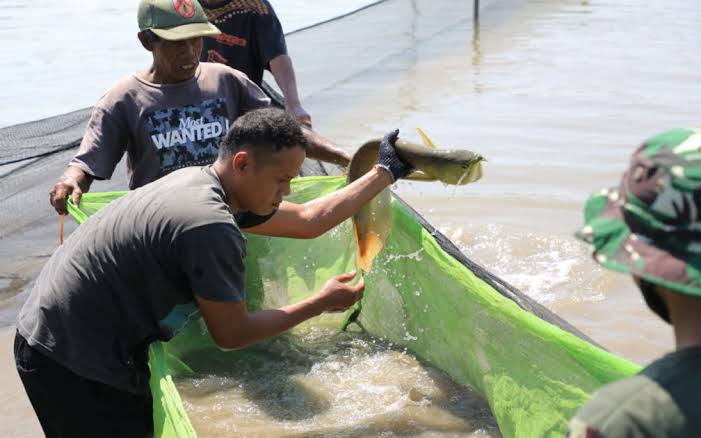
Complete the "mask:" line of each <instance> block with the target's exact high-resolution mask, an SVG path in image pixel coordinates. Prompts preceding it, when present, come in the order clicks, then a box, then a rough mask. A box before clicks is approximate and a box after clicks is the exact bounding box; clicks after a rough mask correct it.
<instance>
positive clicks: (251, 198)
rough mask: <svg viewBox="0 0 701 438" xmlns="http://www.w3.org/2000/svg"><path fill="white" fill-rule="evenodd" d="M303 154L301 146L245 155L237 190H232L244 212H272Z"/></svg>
mask: <svg viewBox="0 0 701 438" xmlns="http://www.w3.org/2000/svg"><path fill="white" fill-rule="evenodd" d="M305 156H306V154H305V152H304V148H302V147H301V146H294V147H287V148H282V149H281V150H280V151H279V152H275V153H273V154H269V155H262V154H261V156H255V155H254V154H249V159H248V165H247V166H246V167H245V168H244V169H243V170H241V173H240V174H241V176H242V180H241V181H242V184H241V186H240V189H241V192H240V193H236V197H237V199H239V202H240V204H241V205H240V207H241V208H242V209H243V210H244V211H250V212H252V213H254V214H257V215H260V216H265V215H268V214H270V213H272V212H273V211H274V210H276V209H277V208H278V206H279V205H280V203H281V202H282V198H283V197H285V196H287V195H289V194H290V181H291V180H292V178H294V177H296V176H297V175H299V170H300V169H301V168H302V162H304V157H305Z"/></svg>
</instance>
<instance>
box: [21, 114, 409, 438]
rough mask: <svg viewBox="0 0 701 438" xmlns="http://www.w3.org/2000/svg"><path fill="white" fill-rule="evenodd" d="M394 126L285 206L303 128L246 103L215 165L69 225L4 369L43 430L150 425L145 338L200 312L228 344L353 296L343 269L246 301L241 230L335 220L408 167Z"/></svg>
mask: <svg viewBox="0 0 701 438" xmlns="http://www.w3.org/2000/svg"><path fill="white" fill-rule="evenodd" d="M397 134H398V131H394V132H392V133H391V134H388V135H387V136H386V137H385V139H384V140H383V142H382V144H381V145H380V153H379V156H378V160H377V163H376V165H375V167H374V168H373V169H371V170H370V171H369V172H368V173H366V174H365V175H363V176H362V177H361V178H359V179H357V180H355V181H353V182H352V183H351V184H349V185H347V186H345V187H343V188H341V189H339V190H337V191H335V192H333V193H330V194H328V195H326V196H323V197H320V198H317V199H314V200H312V201H309V202H306V203H304V204H293V203H290V202H286V201H283V198H284V197H285V196H286V195H288V194H289V193H290V190H291V188H290V182H291V180H292V178H294V177H295V176H296V175H297V174H298V173H299V170H300V167H301V166H302V162H303V161H304V159H305V149H306V146H307V140H306V138H305V136H304V135H303V133H302V129H301V126H300V125H299V123H298V122H297V121H296V120H295V119H294V117H292V115H291V114H289V113H287V112H285V111H282V110H280V109H274V108H266V109H258V110H254V111H250V112H248V113H246V114H244V115H243V116H241V117H239V118H238V119H237V120H236V121H235V122H234V124H233V125H232V128H231V129H230V131H229V132H228V133H227V135H226V136H225V138H224V140H223V141H222V144H221V146H220V148H219V155H218V158H217V160H216V161H215V162H214V164H212V165H209V166H203V167H199V166H190V167H187V168H184V169H180V170H177V171H175V172H172V173H170V174H169V175H166V176H165V177H163V178H160V179H159V180H157V181H154V182H153V183H151V184H147V185H145V186H143V187H140V188H138V189H136V190H132V191H130V192H129V193H127V194H126V195H124V196H123V197H121V198H120V199H118V200H116V201H114V202H113V203H111V204H110V205H108V206H106V207H105V208H103V209H102V210H100V211H99V212H97V213H96V214H95V215H93V216H92V217H90V218H89V219H88V220H86V221H85V222H84V223H83V224H81V226H80V228H79V231H78V232H76V233H74V234H73V235H71V236H70V238H69V239H68V240H67V241H66V242H65V244H64V245H62V246H60V247H59V248H58V249H57V250H56V251H55V252H54V254H53V255H52V256H51V258H50V259H49V260H48V261H47V263H46V265H45V266H44V268H43V269H42V271H41V273H40V274H39V277H38V278H37V280H36V283H35V284H34V286H33V288H32V291H31V293H30V296H29V298H28V299H27V301H26V302H25V304H24V306H23V307H22V309H21V310H20V313H19V316H18V319H17V334H16V337H15V362H16V367H17V371H18V373H19V375H20V378H21V379H22V383H23V384H24V387H25V390H26V392H27V395H28V396H29V399H30V401H31V403H32V406H33V407H34V410H35V412H36V414H37V416H38V418H39V421H40V423H41V426H42V428H43V429H44V432H45V433H46V435H47V436H48V437H59V436H60V437H63V436H76V437H85V436H96V437H146V436H151V435H152V434H153V405H152V396H151V392H150V386H149V375H150V374H149V366H148V349H149V345H150V343H151V342H153V341H156V340H160V341H167V340H169V339H171V338H172V337H173V336H174V335H175V334H176V333H177V332H178V331H179V330H181V329H182V328H184V327H185V326H186V325H187V324H188V323H189V322H190V321H195V320H198V319H199V317H200V316H202V318H203V320H204V322H205V324H206V326H207V330H208V332H209V334H210V336H211V337H212V339H213V340H214V342H215V343H216V344H217V345H218V346H219V347H220V348H221V349H224V350H230V349H239V348H243V347H245V346H247V345H250V344H251V343H254V342H257V341H260V340H263V339H268V338H270V337H273V336H276V335H278V334H280V333H282V332H283V331H285V330H287V329H289V328H291V327H293V326H295V325H297V324H299V323H301V322H303V321H305V320H307V319H310V318H313V317H315V316H317V315H319V314H321V313H323V312H338V311H344V310H347V309H348V308H349V307H350V306H352V305H353V304H354V303H355V302H357V301H358V300H359V299H360V298H361V296H362V293H363V289H364V287H365V284H364V282H363V280H362V279H361V280H360V281H359V282H358V283H357V284H355V285H351V284H350V282H351V281H352V280H353V278H354V277H355V273H354V272H349V273H343V274H340V275H337V276H335V277H333V278H331V279H329V280H328V281H327V282H326V284H325V285H324V286H323V288H322V289H321V290H320V291H319V292H317V293H316V294H314V295H312V296H310V297H309V298H307V299H305V300H302V301H300V302H297V303H292V304H289V305H287V306H284V307H281V308H278V309H265V310H260V311H257V312H250V313H249V312H248V311H247V310H246V302H245V299H246V296H245V291H246V286H245V278H246V274H245V263H244V258H245V257H246V238H245V237H244V235H243V234H242V232H241V229H242V228H245V229H246V231H248V232H250V233H256V234H262V235H266V236H278V237H289V238H298V239H311V238H314V237H317V236H319V235H321V234H323V233H325V232H326V231H328V230H330V229H331V228H333V227H335V226H336V225H338V224H339V223H341V222H342V221H344V220H346V219H347V218H349V217H350V216H352V215H353V214H354V213H355V212H357V211H358V210H359V209H360V208H361V207H362V206H363V205H364V204H365V203H367V202H368V201H370V200H371V199H372V198H373V197H375V196H376V195H377V194H378V193H380V192H381V191H382V190H384V189H385V188H386V187H388V186H389V185H390V184H392V183H393V182H394V181H395V180H396V179H398V178H402V177H403V176H405V175H406V174H407V173H408V172H409V171H410V170H411V168H410V167H409V166H408V165H406V164H405V163H403V162H402V161H401V159H400V158H399V157H398V156H397V154H396V152H395V150H394V144H395V142H396V139H397ZM280 269H283V270H284V269H286V268H285V266H280Z"/></svg>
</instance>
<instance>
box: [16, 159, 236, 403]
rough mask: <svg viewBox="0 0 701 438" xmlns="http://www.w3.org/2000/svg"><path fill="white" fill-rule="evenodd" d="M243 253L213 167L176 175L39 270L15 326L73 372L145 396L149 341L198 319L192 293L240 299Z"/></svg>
mask: <svg viewBox="0 0 701 438" xmlns="http://www.w3.org/2000/svg"><path fill="white" fill-rule="evenodd" d="M244 254H245V240H244V237H243V235H242V234H241V232H240V231H239V229H238V227H237V225H236V223H235V222H234V219H233V216H232V215H231V213H230V212H229V209H228V206H227V204H226V201H225V194H224V191H223V189H222V187H221V184H220V182H219V180H218V178H217V176H216V175H215V174H214V173H213V172H212V170H211V169H210V168H207V167H204V168H200V167H191V168H188V169H183V170H180V171H178V172H174V173H172V174H170V175H168V176H166V177H164V178H162V179H160V180H158V181H156V182H154V183H153V184H149V185H147V186H144V187H142V188H140V189H137V190H134V191H132V192H130V193H128V194H127V195H125V196H124V197H123V198H121V199H119V200H117V201H115V202H114V203H113V204H111V205H109V206H107V207H105V208H104V209H103V210H101V211H100V212H98V213H97V214H95V215H94V216H93V217H91V218H90V219H88V220H87V221H86V222H85V223H84V224H82V225H81V226H80V227H79V228H78V229H77V231H76V232H75V233H74V234H73V235H72V236H71V237H70V238H69V239H68V240H67V241H66V243H65V244H64V245H63V246H62V247H60V248H59V249H58V250H57V251H56V252H55V253H54V255H53V256H52V257H51V259H50V260H49V261H48V262H47V264H46V266H45V268H44V269H43V270H42V273H41V274H40V276H39V278H38V279H37V282H36V285H35V286H34V288H33V290H32V293H31V296H30V298H29V299H28V301H27V304H25V306H24V307H23V308H22V311H21V313H20V316H19V319H18V330H19V332H20V334H22V336H24V337H25V338H26V339H27V340H28V342H29V344H30V345H31V346H32V347H34V348H36V349H38V350H40V351H41V352H42V353H44V354H45V355H46V356H49V357H50V358H52V359H54V360H55V361H56V362H58V363H60V364H62V365H63V366H65V367H66V368H68V369H70V370H72V371H74V372H75V373H76V374H79V375H81V376H83V377H86V378H89V379H92V380H96V381H99V382H102V383H105V384H109V385H113V386H115V387H118V388H120V389H123V390H125V391H129V392H144V391H146V390H147V377H148V373H147V370H146V369H145V367H146V358H145V357H144V356H145V353H146V351H147V347H148V344H149V343H150V342H152V341H154V340H159V339H160V340H167V339H169V338H170V337H172V336H173V334H174V333H175V332H177V330H178V329H180V328H182V326H184V324H186V323H187V322H188V320H191V319H194V318H196V317H197V316H198V313H197V308H196V306H195V304H194V296H193V291H197V292H198V293H200V294H202V293H209V292H210V291H215V292H216V296H210V295H207V296H205V297H206V298H209V299H213V300H223V301H227V300H233V301H242V300H243V290H244V289H243V283H244V267H243V256H244Z"/></svg>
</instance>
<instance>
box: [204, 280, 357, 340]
mask: <svg viewBox="0 0 701 438" xmlns="http://www.w3.org/2000/svg"><path fill="white" fill-rule="evenodd" d="M355 275H356V273H355V272H348V273H345V274H342V275H337V276H336V277H334V278H331V279H329V280H328V281H327V282H326V284H325V285H324V287H323V288H322V289H321V290H320V291H319V292H317V293H316V294H314V295H313V296H311V297H309V298H307V299H306V300H304V301H301V302H299V303H296V304H290V305H289V306H285V307H281V308H279V309H271V310H261V311H259V312H255V313H248V312H247V311H246V306H245V304H244V302H243V301H211V300H208V299H205V298H203V297H201V296H199V295H197V294H195V299H196V300H197V304H198V306H199V308H200V312H201V313H202V317H203V318H204V321H205V323H206V324H207V329H208V330H209V334H210V335H211V336H212V338H213V339H214V342H215V343H216V344H217V346H219V348H221V349H224V350H235V349H238V348H243V347H245V346H247V345H250V344H252V343H254V342H257V341H262V340H263V339H268V338H272V337H273V336H277V335H279V334H280V333H282V332H284V331H286V330H289V329H290V328H292V327H294V326H296V325H297V324H299V323H301V322H304V321H306V320H308V319H310V318H313V317H315V316H317V315H319V314H321V313H322V312H325V311H330V312H340V311H344V310H348V308H350V306H352V305H353V304H355V303H356V302H357V301H358V300H359V299H360V298H362V296H363V291H364V290H365V282H364V281H363V280H362V279H361V280H360V282H359V283H358V284H356V285H354V286H351V285H349V284H348V283H349V282H350V281H351V280H353V278H355Z"/></svg>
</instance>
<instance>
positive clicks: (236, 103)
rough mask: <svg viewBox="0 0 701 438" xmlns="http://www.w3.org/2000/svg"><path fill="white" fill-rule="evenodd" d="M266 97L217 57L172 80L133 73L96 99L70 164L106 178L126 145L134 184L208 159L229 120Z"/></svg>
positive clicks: (214, 155)
mask: <svg viewBox="0 0 701 438" xmlns="http://www.w3.org/2000/svg"><path fill="white" fill-rule="evenodd" d="M269 105H270V99H268V97H266V96H265V94H264V93H263V91H261V89H260V88H258V86H256V85H255V84H254V83H253V82H251V81H250V80H249V79H248V78H246V77H245V75H243V74H241V72H238V71H236V70H234V69H232V68H230V67H227V66H225V65H221V64H214V63H201V64H200V65H199V67H198V68H197V72H196V74H195V77H193V78H192V79H190V80H188V81H184V82H180V83H176V84H153V83H150V82H146V81H144V80H143V79H141V78H139V77H138V76H137V75H136V74H132V75H130V76H128V77H126V78H124V79H122V80H121V81H119V82H117V84H115V85H114V86H113V87H112V88H111V89H110V90H109V91H108V92H107V93H106V94H105V95H104V96H103V97H102V98H101V99H100V101H99V102H98V103H97V105H95V107H94V109H93V113H92V116H91V117H90V121H89V122H88V127H87V129H86V132H85V136H84V137H83V140H82V142H81V144H80V149H79V150H78V153H77V154H76V156H75V157H74V158H73V160H71V162H70V163H69V165H71V166H76V167H79V168H80V169H82V170H83V171H85V172H86V173H88V174H90V175H92V176H94V177H96V178H97V179H109V178H110V177H111V176H112V172H113V171H114V168H115V166H116V165H117V163H118V162H119V160H121V158H122V156H123V155H124V152H126V153H127V173H128V177H129V188H130V189H135V188H137V187H141V186H143V185H145V184H148V183H150V182H151V181H155V180H156V179H158V178H160V177H162V176H164V175H167V174H168V173H170V172H172V171H174V170H177V169H181V168H183V167H188V166H201V165H205V164H211V163H213V162H214V160H215V159H216V158H217V155H218V152H219V143H220V142H221V140H222V138H223V137H224V135H225V134H226V132H227V130H228V129H229V126H230V125H231V124H232V123H233V122H234V120H236V118H238V117H239V116H241V115H242V114H244V113H246V112H248V111H250V110H253V109H256V108H262V107H267V106H269Z"/></svg>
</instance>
